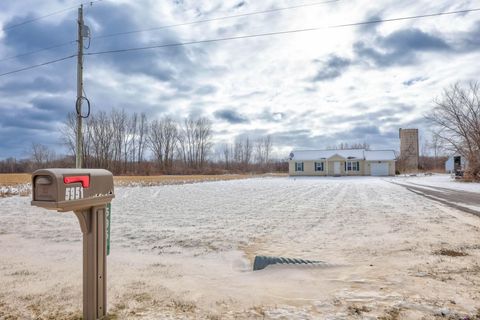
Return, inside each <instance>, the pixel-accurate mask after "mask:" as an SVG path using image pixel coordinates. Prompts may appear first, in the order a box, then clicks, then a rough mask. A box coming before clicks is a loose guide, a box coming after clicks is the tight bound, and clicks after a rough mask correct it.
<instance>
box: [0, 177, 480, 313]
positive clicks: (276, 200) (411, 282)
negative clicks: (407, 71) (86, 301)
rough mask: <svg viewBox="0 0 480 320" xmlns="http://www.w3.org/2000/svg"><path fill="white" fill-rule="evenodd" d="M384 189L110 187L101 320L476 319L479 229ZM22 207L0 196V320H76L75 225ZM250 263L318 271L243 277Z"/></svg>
mask: <svg viewBox="0 0 480 320" xmlns="http://www.w3.org/2000/svg"><path fill="white" fill-rule="evenodd" d="M399 179H400V178H399ZM419 179H420V178H419ZM388 180H389V179H382V178H374V177H358V178H347V177H342V178H296V179H293V178H259V179H248V180H235V181H221V182H206V183H198V184H188V185H171V186H158V187H123V188H117V189H116V195H117V197H116V199H115V200H114V202H113V216H112V236H111V238H112V244H111V254H110V256H109V258H108V303H109V312H110V314H112V315H113V317H114V318H120V319H131V318H142V319H159V318H167V319H168V318H171V319H178V318H185V319H202V318H203V319H229V318H232V319H234V318H237V319H252V318H258V319H263V318H267V319H309V318H311V319H318V318H321V319H352V318H364V319H377V318H379V319H435V318H436V317H441V316H442V314H445V315H446V316H447V317H449V316H450V317H452V319H456V318H459V317H460V316H467V315H469V316H470V317H471V318H472V317H473V316H475V315H477V314H478V313H480V311H479V308H480V289H479V288H480V264H479V261H480V260H479V257H480V218H478V217H476V216H472V215H469V214H466V213H462V212H460V211H457V210H455V209H451V208H448V207H445V206H443V205H442V204H439V203H436V202H433V201H431V200H428V199H426V198H424V197H421V196H419V195H416V194H414V193H411V192H409V191H408V190H406V189H405V188H403V187H401V186H398V185H395V184H392V183H389V182H388ZM29 201H30V199H29V198H27V197H18V196H16V197H10V198H3V199H0V288H1V289H0V319H3V318H6V319H15V318H19V319H24V318H27V319H28V318H35V319H53V318H54V319H78V318H79V317H80V316H81V308H82V306H81V303H82V296H81V289H82V286H81V281H82V269H81V266H82V265H81V257H82V254H81V249H82V248H81V232H80V228H79V226H78V222H77V220H76V218H75V216H74V215H73V214H71V213H56V212H53V211H46V210H43V209H40V208H33V207H30V205H29ZM255 255H274V256H284V257H292V258H303V259H312V260H322V261H325V262H327V263H328V264H329V265H328V266H326V267H325V266H323V267H295V266H290V267H279V266H274V267H268V268H267V269H265V270H262V271H256V272H252V271H251V270H252V261H253V257H254V256H255ZM8 316H11V318H9V317H8ZM479 316H480V314H479Z"/></svg>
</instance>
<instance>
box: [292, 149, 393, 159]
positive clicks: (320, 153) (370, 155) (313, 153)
mask: <svg viewBox="0 0 480 320" xmlns="http://www.w3.org/2000/svg"><path fill="white" fill-rule="evenodd" d="M336 155H337V156H340V157H342V158H344V159H346V160H369V161H387V160H395V152H394V151H393V150H368V151H367V150H365V149H344V150H293V151H292V152H291V153H290V159H291V160H322V159H329V158H332V157H333V156H336Z"/></svg>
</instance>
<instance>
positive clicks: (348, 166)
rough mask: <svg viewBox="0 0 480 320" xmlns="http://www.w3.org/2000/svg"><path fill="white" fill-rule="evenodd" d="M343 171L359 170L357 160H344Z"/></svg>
mask: <svg viewBox="0 0 480 320" xmlns="http://www.w3.org/2000/svg"><path fill="white" fill-rule="evenodd" d="M345 171H360V162H359V161H347V162H345Z"/></svg>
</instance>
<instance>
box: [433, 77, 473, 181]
mask: <svg viewBox="0 0 480 320" xmlns="http://www.w3.org/2000/svg"><path fill="white" fill-rule="evenodd" d="M426 118H427V120H429V121H430V122H431V123H432V125H433V126H434V135H435V137H436V139H437V142H438V143H439V144H441V145H442V147H443V148H445V149H446V150H448V151H450V152H451V153H456V154H459V155H462V156H464V157H465V158H466V159H467V160H468V167H467V172H466V176H467V177H469V178H471V179H473V180H480V85H479V83H477V82H470V83H468V84H466V85H464V84H463V85H462V84H460V83H456V84H454V85H452V86H451V87H449V88H447V89H445V90H444V92H443V95H442V96H441V98H439V99H437V100H436V101H435V107H434V108H433V110H432V111H431V112H430V113H429V114H428V115H427V116H426Z"/></svg>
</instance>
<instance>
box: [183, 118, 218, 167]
mask: <svg viewBox="0 0 480 320" xmlns="http://www.w3.org/2000/svg"><path fill="white" fill-rule="evenodd" d="M178 143H179V146H178V151H179V153H180V157H181V159H182V160H183V162H184V163H185V165H187V166H188V167H190V168H195V169H201V168H203V167H204V165H205V163H206V161H207V156H208V154H209V153H210V149H211V148H212V122H211V121H210V120H209V119H207V118H199V119H197V120H195V119H193V118H187V119H185V120H184V122H183V124H182V126H181V128H180V132H179V135H178Z"/></svg>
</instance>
